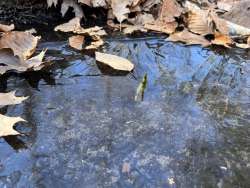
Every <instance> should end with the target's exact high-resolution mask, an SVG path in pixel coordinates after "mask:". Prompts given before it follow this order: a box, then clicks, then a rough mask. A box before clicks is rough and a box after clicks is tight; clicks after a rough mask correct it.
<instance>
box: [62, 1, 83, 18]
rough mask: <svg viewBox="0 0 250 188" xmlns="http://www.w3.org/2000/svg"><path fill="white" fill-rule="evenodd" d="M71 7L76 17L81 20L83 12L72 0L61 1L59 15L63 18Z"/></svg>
mask: <svg viewBox="0 0 250 188" xmlns="http://www.w3.org/2000/svg"><path fill="white" fill-rule="evenodd" d="M70 7H72V8H73V11H74V13H75V16H76V17H79V18H82V17H83V15H84V14H83V11H82V8H81V6H80V5H79V4H77V3H76V2H75V1H74V0H63V3H62V5H61V14H62V16H63V17H64V16H65V14H66V12H67V11H68V10H69V8H70Z"/></svg>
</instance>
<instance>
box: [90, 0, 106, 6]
mask: <svg viewBox="0 0 250 188" xmlns="http://www.w3.org/2000/svg"><path fill="white" fill-rule="evenodd" d="M91 3H92V6H93V7H107V2H106V1H105V0H92V1H91Z"/></svg>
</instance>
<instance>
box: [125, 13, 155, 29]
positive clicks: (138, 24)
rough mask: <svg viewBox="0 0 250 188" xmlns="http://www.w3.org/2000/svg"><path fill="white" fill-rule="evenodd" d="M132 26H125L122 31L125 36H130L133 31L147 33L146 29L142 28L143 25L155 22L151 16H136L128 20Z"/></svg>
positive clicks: (144, 14)
mask: <svg viewBox="0 0 250 188" xmlns="http://www.w3.org/2000/svg"><path fill="white" fill-rule="evenodd" d="M128 21H129V22H130V23H132V24H134V25H127V26H126V27H125V29H124V30H123V33H125V34H132V33H133V32H135V31H141V32H147V29H146V28H144V25H145V24H148V23H153V22H154V21H155V19H154V17H153V15H152V14H146V13H142V14H138V15H137V16H136V17H135V18H133V19H129V20H128Z"/></svg>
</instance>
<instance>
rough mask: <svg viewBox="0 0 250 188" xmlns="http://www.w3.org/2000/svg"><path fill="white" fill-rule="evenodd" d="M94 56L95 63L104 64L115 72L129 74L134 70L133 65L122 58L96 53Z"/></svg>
mask: <svg viewBox="0 0 250 188" xmlns="http://www.w3.org/2000/svg"><path fill="white" fill-rule="evenodd" d="M95 55H96V60H97V61H99V62H101V63H104V64H106V65H108V66H110V67H112V68H113V69H115V70H120V71H128V72H130V71H132V70H133V69H134V64H132V63H131V62H130V61H129V60H127V59H125V58H123V57H119V56H116V55H111V54H105V53H100V52H96V53H95Z"/></svg>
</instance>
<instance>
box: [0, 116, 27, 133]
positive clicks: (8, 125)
mask: <svg viewBox="0 0 250 188" xmlns="http://www.w3.org/2000/svg"><path fill="white" fill-rule="evenodd" d="M17 122H26V121H25V120H24V119H22V118H20V117H8V116H4V115H2V114H0V137H2V136H9V135H19V134H20V133H19V132H17V131H16V130H14V129H13V126H14V125H15V124H16V123H17Z"/></svg>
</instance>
